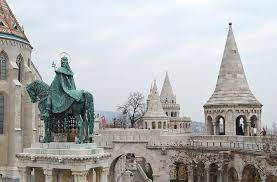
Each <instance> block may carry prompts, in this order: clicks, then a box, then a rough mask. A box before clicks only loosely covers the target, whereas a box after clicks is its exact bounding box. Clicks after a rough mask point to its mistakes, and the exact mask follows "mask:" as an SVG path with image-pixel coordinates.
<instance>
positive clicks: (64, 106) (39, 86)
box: [26, 57, 94, 143]
mask: <svg viewBox="0 0 277 182" xmlns="http://www.w3.org/2000/svg"><path fill="white" fill-rule="evenodd" d="M55 72H56V76H55V78H54V81H53V82H52V84H51V85H50V87H49V86H48V85H47V84H46V83H44V82H43V81H40V80H36V81H33V82H32V83H31V84H29V85H27V87H26V89H27V92H28V94H29V96H30V98H31V100H32V102H33V103H35V102H39V104H38V107H39V110H40V113H41V119H42V120H43V121H44V127H45V137H44V139H43V142H46V143H47V142H51V141H53V137H52V133H70V132H72V131H73V130H75V129H77V138H78V139H77V143H87V142H88V140H89V137H91V136H92V135H93V128H94V106H93V96H92V95H91V94H90V93H89V92H86V91H83V90H76V86H75V82H74V79H73V72H72V70H71V68H70V66H69V63H68V59H67V58H66V57H62V58H61V67H60V68H58V69H57V70H56V71H55Z"/></svg>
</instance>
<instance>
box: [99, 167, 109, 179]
mask: <svg viewBox="0 0 277 182" xmlns="http://www.w3.org/2000/svg"><path fill="white" fill-rule="evenodd" d="M108 175H109V168H102V170H101V180H100V182H108Z"/></svg>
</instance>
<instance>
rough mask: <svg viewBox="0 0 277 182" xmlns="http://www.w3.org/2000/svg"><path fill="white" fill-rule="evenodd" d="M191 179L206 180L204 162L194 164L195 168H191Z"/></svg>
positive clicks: (195, 181)
mask: <svg viewBox="0 0 277 182" xmlns="http://www.w3.org/2000/svg"><path fill="white" fill-rule="evenodd" d="M193 181H194V182H200V181H201V182H202V181H207V180H206V171H205V164H204V163H203V162H199V163H198V164H196V166H195V168H194V169H193Z"/></svg>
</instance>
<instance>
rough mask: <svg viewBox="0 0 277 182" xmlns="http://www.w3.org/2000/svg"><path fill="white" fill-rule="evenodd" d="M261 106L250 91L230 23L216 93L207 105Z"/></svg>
mask: <svg viewBox="0 0 277 182" xmlns="http://www.w3.org/2000/svg"><path fill="white" fill-rule="evenodd" d="M217 104H218V105H224V104H256V105H257V104H259V105H260V103H259V101H258V100H257V99H256V98H255V97H254V95H253V94H252V92H251V91H250V89H249V86H248V83H247V79H246V76H245V73H244V69H243V66H242V63H241V59H240V55H239V51H238V48H237V44H236V41H235V37H234V33H233V30H232V23H229V31H228V36H227V40H226V44H225V49H224V53H223V58H222V62H221V66H220V70H219V75H218V79H217V84H216V88H215V91H214V93H213V95H212V96H211V98H210V99H209V100H208V102H207V103H206V104H205V105H217Z"/></svg>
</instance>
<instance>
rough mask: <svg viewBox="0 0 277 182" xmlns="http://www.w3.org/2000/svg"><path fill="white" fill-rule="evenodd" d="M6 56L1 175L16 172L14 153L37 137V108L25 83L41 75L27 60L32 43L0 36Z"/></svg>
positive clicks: (2, 83)
mask: <svg viewBox="0 0 277 182" xmlns="http://www.w3.org/2000/svg"><path fill="white" fill-rule="evenodd" d="M1 51H4V52H5V53H6V54H7V56H8V62H7V79H6V80H0V94H3V95H4V97H5V106H4V107H5V112H4V133H3V134H2V135H0V152H1V155H0V174H2V175H3V176H4V177H5V176H8V177H14V176H17V169H16V162H17V161H16V159H15V154H16V153H19V152H22V150H23V148H26V147H30V145H31V143H32V142H33V141H37V140H38V133H37V125H38V122H39V121H38V120H39V117H38V114H39V111H38V109H37V107H36V105H35V104H33V103H31V101H30V99H29V95H28V94H27V92H26V89H25V87H26V85H27V84H28V83H31V82H32V81H33V80H36V79H41V77H40V75H39V73H38V72H37V70H36V68H35V67H34V65H33V64H32V63H31V53H32V47H31V46H30V45H27V44H25V43H21V42H18V41H15V40H8V39H3V38H2V39H0V52H1ZM19 55H21V56H22V58H23V64H22V66H21V70H22V72H21V81H20V82H19V80H18V73H19V68H18V66H17V64H16V60H17V57H18V56H19Z"/></svg>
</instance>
